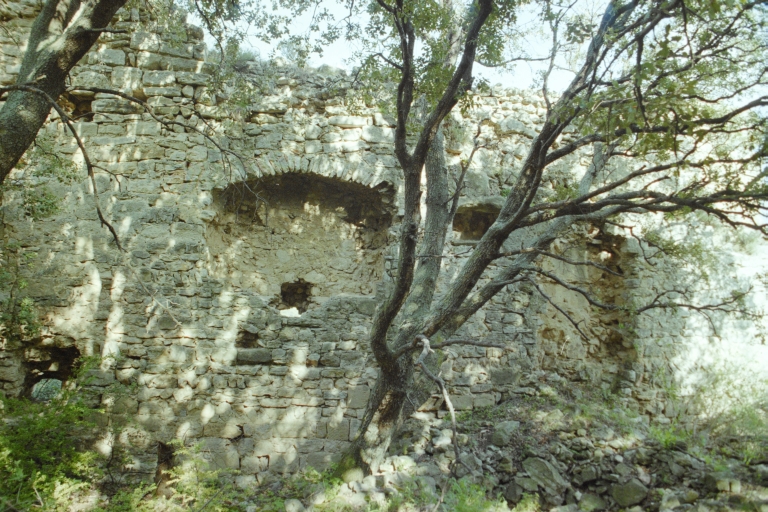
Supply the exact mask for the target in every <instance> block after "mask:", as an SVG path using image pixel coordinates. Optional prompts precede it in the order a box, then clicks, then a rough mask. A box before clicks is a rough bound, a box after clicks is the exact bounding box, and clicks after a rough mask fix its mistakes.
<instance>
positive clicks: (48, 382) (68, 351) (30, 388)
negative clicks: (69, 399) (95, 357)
mask: <svg viewBox="0 0 768 512" xmlns="http://www.w3.org/2000/svg"><path fill="white" fill-rule="evenodd" d="M79 357H80V351H79V350H78V349H77V347H75V346H71V347H45V348H35V349H29V350H27V354H26V355H25V359H26V361H25V363H24V364H25V366H26V367H27V377H26V379H25V380H24V392H23V394H24V396H27V397H29V398H32V399H33V400H40V401H47V400H50V399H51V398H53V397H55V396H56V395H58V393H59V391H61V387H62V385H63V384H65V383H66V382H67V380H69V379H70V378H71V377H72V373H73V371H74V367H75V361H77V359H78V358H79Z"/></svg>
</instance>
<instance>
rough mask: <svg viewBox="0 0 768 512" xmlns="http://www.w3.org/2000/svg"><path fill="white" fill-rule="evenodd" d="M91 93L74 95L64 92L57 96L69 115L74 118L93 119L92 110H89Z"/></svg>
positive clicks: (91, 98)
mask: <svg viewBox="0 0 768 512" xmlns="http://www.w3.org/2000/svg"><path fill="white" fill-rule="evenodd" d="M92 100H93V96H92V95H87V94H86V95H84V96H82V95H76V94H72V93H70V92H65V93H64V94H62V95H61V96H60V97H59V103H60V104H61V105H62V106H63V107H64V110H66V111H67V113H68V114H69V116H70V117H72V118H74V119H84V120H87V121H93V112H92V110H91V101H92Z"/></svg>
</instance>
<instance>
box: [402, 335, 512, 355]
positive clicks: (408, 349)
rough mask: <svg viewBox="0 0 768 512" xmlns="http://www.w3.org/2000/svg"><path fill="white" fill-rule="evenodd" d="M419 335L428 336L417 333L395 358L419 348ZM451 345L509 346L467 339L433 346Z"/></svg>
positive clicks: (437, 347) (502, 347) (435, 347)
mask: <svg viewBox="0 0 768 512" xmlns="http://www.w3.org/2000/svg"><path fill="white" fill-rule="evenodd" d="M517 335H518V333H515V338H514V339H516V338H517ZM419 336H421V337H423V338H426V336H424V335H423V334H419V335H417V336H416V338H414V340H413V342H412V343H411V344H410V345H406V346H404V347H400V349H399V350H397V351H396V352H395V353H394V354H393V356H392V357H394V358H395V359H398V358H400V357H401V356H403V355H405V354H407V353H408V352H411V351H414V350H417V349H418V348H419V341H421V338H420V337H419ZM450 345H472V346H474V347H488V348H500V349H502V350H503V349H505V348H507V345H502V344H500V343H492V342H488V341H475V340H465V339H459V340H447V341H443V342H442V343H437V344H436V345H434V346H432V348H433V349H439V348H444V347H448V346H450Z"/></svg>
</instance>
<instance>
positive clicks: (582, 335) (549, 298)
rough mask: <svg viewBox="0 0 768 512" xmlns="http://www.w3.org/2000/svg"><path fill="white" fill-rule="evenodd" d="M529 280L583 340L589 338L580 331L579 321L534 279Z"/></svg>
mask: <svg viewBox="0 0 768 512" xmlns="http://www.w3.org/2000/svg"><path fill="white" fill-rule="evenodd" d="M529 282H530V283H531V284H532V285H533V287H534V288H536V291H537V292H539V295H541V296H542V297H544V300H546V301H547V302H549V303H550V304H551V305H552V307H553V308H555V309H556V310H558V311H559V312H560V314H561V315H563V316H564V317H565V319H566V320H568V321H569V322H570V323H571V325H573V327H574V328H575V329H576V330H577V331H578V332H579V334H580V335H581V337H582V338H584V340H589V338H588V337H587V335H586V334H584V331H582V330H581V327H579V324H580V323H581V322H577V321H576V320H574V319H573V318H572V317H571V315H569V314H568V313H567V312H566V311H565V310H564V309H563V308H561V307H560V306H558V305H557V304H556V303H555V301H553V300H552V297H550V296H549V295H547V294H546V293H544V290H542V289H541V287H540V286H539V285H538V284H537V283H536V281H534V280H533V279H529ZM582 321H583V320H582Z"/></svg>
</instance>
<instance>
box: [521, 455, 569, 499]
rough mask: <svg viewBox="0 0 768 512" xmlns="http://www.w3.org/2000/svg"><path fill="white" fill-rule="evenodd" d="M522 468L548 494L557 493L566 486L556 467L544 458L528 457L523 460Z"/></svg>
mask: <svg viewBox="0 0 768 512" xmlns="http://www.w3.org/2000/svg"><path fill="white" fill-rule="evenodd" d="M523 468H524V469H525V470H526V471H527V472H528V474H529V475H530V477H531V478H532V479H533V480H535V481H536V483H537V484H539V485H540V486H541V487H542V488H544V490H545V491H546V492H547V493H548V494H551V495H555V494H559V493H561V492H563V490H565V489H566V488H567V487H568V482H566V481H565V480H564V479H563V477H562V476H561V475H560V473H559V472H558V471H557V469H555V467H554V466H553V465H552V464H550V463H549V462H548V461H546V460H544V459H540V458H537V457H529V458H527V459H525V460H524V461H523Z"/></svg>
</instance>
